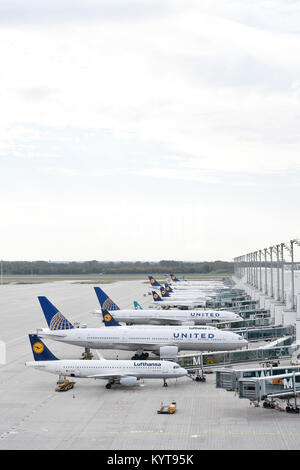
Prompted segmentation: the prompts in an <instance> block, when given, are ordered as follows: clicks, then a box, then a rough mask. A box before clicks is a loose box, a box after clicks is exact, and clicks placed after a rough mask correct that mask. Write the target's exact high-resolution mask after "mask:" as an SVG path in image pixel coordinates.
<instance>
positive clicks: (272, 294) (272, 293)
mask: <svg viewBox="0 0 300 470" xmlns="http://www.w3.org/2000/svg"><path fill="white" fill-rule="evenodd" d="M269 255H270V262H271V295H270V296H271V297H274V292H273V247H272V246H270V248H269Z"/></svg>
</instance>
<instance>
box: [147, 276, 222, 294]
mask: <svg viewBox="0 0 300 470" xmlns="http://www.w3.org/2000/svg"><path fill="white" fill-rule="evenodd" d="M148 279H149V281H150V284H151V287H152V288H154V289H161V288H163V285H162V284H160V283H159V282H158V281H157V280H156V279H155V278H154V277H153V276H148ZM166 285H168V286H169V289H168V290H169V291H170V292H172V291H174V292H175V291H176V293H178V291H180V293H183V292H182V291H184V292H188V293H195V294H199V293H201V292H200V291H201V290H205V291H206V290H209V291H211V290H215V288H214V287H210V286H208V287H207V286H198V285H197V286H190V285H180V286H178V285H176V284H172V287H171V285H170V284H166V283H165V286H166Z"/></svg>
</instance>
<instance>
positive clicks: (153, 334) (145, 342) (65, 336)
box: [37, 297, 248, 359]
mask: <svg viewBox="0 0 300 470" xmlns="http://www.w3.org/2000/svg"><path fill="white" fill-rule="evenodd" d="M38 299H39V302H40V304H41V307H42V309H43V312H44V315H45V318H46V321H47V323H48V327H49V328H42V329H38V330H37V333H38V335H39V336H41V337H44V338H51V339H54V340H56V341H61V342H63V343H68V344H73V345H76V346H81V347H84V348H87V349H90V348H91V349H119V350H126V351H136V354H135V355H134V356H133V358H132V359H146V358H147V357H148V356H149V354H148V351H151V352H153V353H154V354H157V355H159V356H160V357H164V358H175V357H176V355H177V353H178V351H180V350H183V351H227V350H228V351H229V350H234V349H240V348H242V347H244V346H245V345H246V344H247V343H248V342H247V341H246V340H245V339H244V338H242V337H241V336H240V335H237V334H235V333H232V332H229V331H220V330H217V329H216V328H213V327H208V326H203V327H200V326H198V327H197V326H177V327H172V326H150V325H149V326H147V327H145V326H144V327H142V328H141V327H135V326H119V325H118V323H117V322H115V320H114V318H113V317H112V314H111V312H108V311H107V310H102V313H103V318H104V320H105V321H106V322H110V321H111V322H112V323H114V322H115V324H116V325H118V328H74V326H73V325H72V323H71V322H69V320H67V319H66V318H65V317H64V316H63V315H62V314H61V313H60V312H59V311H58V310H57V308H56V307H55V306H54V305H53V304H51V302H49V300H48V299H47V298H46V297H38Z"/></svg>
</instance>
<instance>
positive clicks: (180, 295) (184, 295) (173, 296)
mask: <svg viewBox="0 0 300 470" xmlns="http://www.w3.org/2000/svg"><path fill="white" fill-rule="evenodd" d="M160 293H161V297H162V298H163V299H164V298H169V299H170V300H187V299H189V300H211V299H212V296H209V295H200V294H201V293H199V292H198V293H197V292H193V293H190V292H170V291H167V289H166V288H165V287H161V288H160Z"/></svg>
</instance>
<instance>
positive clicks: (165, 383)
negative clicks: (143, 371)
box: [163, 379, 168, 387]
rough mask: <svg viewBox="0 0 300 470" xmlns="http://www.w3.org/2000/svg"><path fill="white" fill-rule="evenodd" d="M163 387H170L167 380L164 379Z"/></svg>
mask: <svg viewBox="0 0 300 470" xmlns="http://www.w3.org/2000/svg"><path fill="white" fill-rule="evenodd" d="M163 386H164V387H167V386H168V384H167V381H166V379H164V383H163Z"/></svg>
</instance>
